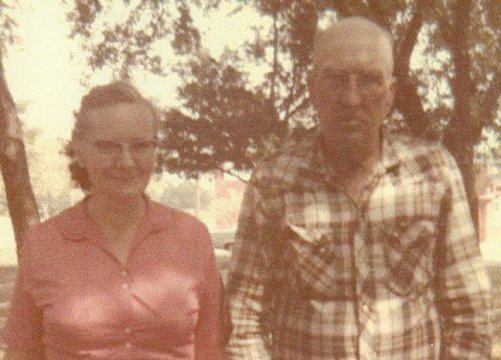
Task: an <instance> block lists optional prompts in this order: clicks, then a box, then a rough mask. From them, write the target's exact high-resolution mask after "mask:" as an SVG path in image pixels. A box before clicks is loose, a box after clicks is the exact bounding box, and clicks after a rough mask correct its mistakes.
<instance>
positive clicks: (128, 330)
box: [124, 326, 130, 334]
mask: <svg viewBox="0 0 501 360" xmlns="http://www.w3.org/2000/svg"><path fill="white" fill-rule="evenodd" d="M124 332H125V333H126V334H130V327H128V326H127V327H126V328H125V329H124Z"/></svg>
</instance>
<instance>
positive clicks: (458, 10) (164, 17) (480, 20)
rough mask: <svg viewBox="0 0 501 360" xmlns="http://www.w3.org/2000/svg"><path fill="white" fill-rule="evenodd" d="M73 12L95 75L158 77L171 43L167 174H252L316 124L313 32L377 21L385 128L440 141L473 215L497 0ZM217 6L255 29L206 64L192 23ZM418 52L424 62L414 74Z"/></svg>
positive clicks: (326, 1)
mask: <svg viewBox="0 0 501 360" xmlns="http://www.w3.org/2000/svg"><path fill="white" fill-rule="evenodd" d="M75 4H76V5H75V6H74V7H72V9H71V11H70V12H69V18H70V20H71V21H73V23H74V32H73V34H74V35H75V37H78V38H80V39H81V40H82V43H84V44H85V49H86V50H87V51H88V58H89V65H90V67H91V68H92V69H99V68H102V67H103V66H111V67H113V68H114V69H116V73H117V75H118V76H122V77H128V76H131V74H132V70H133V69H135V68H137V69H142V70H148V71H151V72H153V73H156V74H159V75H165V74H167V73H168V71H167V70H166V69H167V68H168V66H167V64H165V62H164V60H165V59H164V57H163V56H162V52H161V51H159V49H163V47H165V46H166V45H167V43H170V45H171V47H172V49H173V50H174V53H175V55H176V59H177V60H178V64H179V66H178V67H175V69H176V70H175V71H177V72H178V74H179V76H180V77H181V79H182V80H183V85H182V86H181V87H180V88H179V97H180V99H181V101H182V107H181V109H178V110H167V111H166V112H165V122H164V124H165V130H166V132H167V133H168V135H169V136H168V141H166V142H165V143H164V147H165V150H166V151H165V153H164V155H165V156H164V158H163V159H164V166H165V168H167V169H168V170H170V171H184V172H187V173H194V172H196V171H208V170H212V169H214V168H216V167H220V168H223V169H226V170H227V169H228V166H229V168H235V169H245V168H249V167H250V166H251V163H252V162H251V161H250V159H251V158H250V157H249V156H247V157H246V155H248V154H249V153H252V152H256V151H257V152H261V153H262V152H263V151H265V150H266V149H267V147H268V146H269V145H270V143H271V144H272V145H273V139H276V138H279V139H280V138H283V137H284V136H286V135H287V134H291V133H292V134H293V135H297V136H300V135H301V133H303V132H304V131H305V130H304V129H307V128H309V127H311V126H315V125H316V119H315V116H314V113H313V111H312V109H311V106H310V105H311V104H310V99H309V94H308V89H307V75H308V71H309V70H310V69H311V60H312V59H311V50H312V45H313V35H314V30H315V28H316V27H317V24H318V23H319V22H321V21H323V19H325V18H328V17H331V18H333V19H335V18H337V17H339V16H347V15H354V14H358V15H364V16H368V17H370V18H372V19H374V20H376V21H377V22H379V23H381V24H382V25H384V26H386V27H387V28H389V29H391V31H392V33H393V35H394V38H395V39H396V41H395V49H396V51H395V57H396V62H395V76H396V77H397V78H398V80H399V90H398V94H397V98H396V102H395V108H394V112H393V114H392V116H391V121H390V122H389V123H388V129H389V130H395V129H397V130H401V128H402V127H404V128H405V129H406V130H407V131H410V132H411V133H412V134H414V135H415V136H418V137H424V138H431V139H436V140H440V141H442V142H443V144H444V145H445V146H446V147H447V148H448V149H449V150H450V151H451V153H452V154H453V156H454V157H455V158H456V160H457V162H458V165H459V167H460V169H461V171H462V173H463V177H464V180H465V185H466V189H467V192H468V195H469V199H470V203H471V205H472V207H473V210H474V213H475V208H476V206H475V204H476V201H475V194H474V172H473V152H474V146H475V145H476V144H477V143H478V142H479V141H480V140H481V136H482V131H483V130H484V129H489V130H491V131H493V132H499V127H500V123H499V112H500V107H499V100H500V92H501V86H500V85H501V83H500V82H501V79H500V64H499V61H498V59H499V58H500V52H501V50H500V45H499V44H500V41H499V40H500V39H499V33H500V28H501V27H500V26H499V25H500V17H501V15H500V13H499V8H498V6H499V5H498V2H497V1H496V0H477V1H473V0H418V1H410V0H392V1H379V0H377V1H373V0H368V1H351V0H316V1H312V0H295V1H292V0H257V1H250V0H238V1H237V0H226V1H222V0H210V1H205V2H204V3H203V4H204V5H203V6H202V2H200V1H192V2H188V1H183V0H178V1H175V2H167V1H160V0H158V1H146V0H142V1H140V0H138V1H135V2H131V1H124V2H123V4H124V6H125V9H126V11H125V13H126V14H127V16H126V17H125V20H123V19H122V20H120V22H119V23H118V24H115V25H111V24H109V23H104V22H103V21H102V19H103V18H106V16H107V15H106V14H107V11H109V9H111V6H112V4H116V2H113V1H111V0H109V1H97V0H79V1H76V3H75ZM223 6H224V7H225V8H231V9H233V13H236V12H238V11H240V10H242V9H244V8H246V7H253V8H254V9H255V10H256V11H257V12H258V13H259V14H260V16H261V20H262V21H261V22H260V23H258V24H256V26H255V29H254V30H255V34H256V35H255V38H254V39H252V40H250V41H248V42H247V43H246V46H245V47H244V48H243V49H240V50H239V51H235V52H233V53H231V54H230V53H229V52H226V53H225V54H224V56H222V57H221V58H220V59H214V58H212V57H211V56H210V55H208V52H207V50H205V49H204V48H203V43H202V36H201V35H200V32H199V30H198V29H197V27H196V24H195V22H194V21H193V18H192V14H194V13H195V12H200V11H204V12H210V11H213V10H214V9H216V8H218V7H219V8H222V7H223ZM160 17H161V19H159V18H160ZM100 19H101V20H100ZM139 19H141V21H139ZM156 20H158V21H159V24H160V25H159V27H161V28H157V25H156V22H155V21H156ZM100 21H101V22H100ZM169 24H174V26H169ZM100 33H102V36H98V35H99V34H100ZM96 39H97V40H96ZM416 52H420V53H421V54H422V56H423V58H424V60H425V61H424V62H423V63H422V64H418V65H417V66H412V64H413V63H412V57H413V54H415V53H416ZM152 64H153V65H152ZM249 64H253V65H256V66H259V67H260V68H261V69H263V68H264V69H266V70H265V71H264V72H265V76H264V77H263V79H262V81H261V82H259V83H257V84H256V83H255V82H254V83H253V82H251V81H249V79H248V78H246V76H245V75H246V74H245V71H244V69H245V66H248V65H249ZM169 65H170V66H172V64H169ZM286 130H289V131H286Z"/></svg>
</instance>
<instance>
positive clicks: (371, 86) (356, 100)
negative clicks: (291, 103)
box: [311, 27, 395, 161]
mask: <svg viewBox="0 0 501 360" xmlns="http://www.w3.org/2000/svg"><path fill="white" fill-rule="evenodd" d="M315 55H316V56H315V70H314V74H313V78H312V82H311V93H312V97H313V102H314V105H315V108H316V110H317V113H318V117H319V121H320V128H321V130H322V134H323V137H324V141H325V145H326V147H327V149H328V151H331V154H333V155H334V154H337V155H346V156H349V157H351V158H353V159H356V160H362V161H363V160H364V159H366V158H367V157H368V156H370V155H371V153H373V152H374V151H377V148H378V147H379V146H380V141H381V139H380V133H381V128H382V125H383V120H384V118H385V117H386V115H387V114H388V112H389V111H390V109H391V106H392V102H393V97H394V93H395V82H394V79H393V77H392V75H391V74H392V67H393V61H392V51H391V45H390V42H389V41H388V39H387V38H386V37H385V36H384V35H382V34H375V33H373V32H367V31H363V30H360V29H357V28H356V27H352V28H351V29H348V30H344V31H341V32H339V33H333V34H330V35H329V36H325V39H323V41H322V42H321V43H319V45H318V46H317V51H316V54H315ZM332 152H333V153H332Z"/></svg>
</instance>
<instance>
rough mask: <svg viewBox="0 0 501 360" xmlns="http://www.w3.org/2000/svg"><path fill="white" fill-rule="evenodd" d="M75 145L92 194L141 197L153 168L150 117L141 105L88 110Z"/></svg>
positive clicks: (114, 197) (153, 144)
mask: <svg viewBox="0 0 501 360" xmlns="http://www.w3.org/2000/svg"><path fill="white" fill-rule="evenodd" d="M85 121H86V124H85V125H86V126H85V130H84V131H83V134H81V140H80V141H79V142H78V143H79V145H78V146H77V159H78V162H79V163H80V166H82V167H84V168H86V169H87V172H88V173H89V178H90V180H91V182H92V185H93V187H92V189H91V193H92V194H93V196H105V197H108V198H111V199H113V200H120V199H125V198H130V197H136V196H141V195H142V194H143V193H144V191H145V189H146V186H147V185H148V182H149V180H150V177H151V174H152V172H153V170H154V168H155V151H156V149H155V126H154V117H153V114H152V112H151V110H150V109H149V108H148V106H146V105H144V104H128V103H120V104H115V105H111V106H107V107H104V108H102V109H97V110H93V111H90V112H89V113H88V114H87V117H86V119H85Z"/></svg>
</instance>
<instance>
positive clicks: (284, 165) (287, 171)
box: [254, 132, 316, 182]
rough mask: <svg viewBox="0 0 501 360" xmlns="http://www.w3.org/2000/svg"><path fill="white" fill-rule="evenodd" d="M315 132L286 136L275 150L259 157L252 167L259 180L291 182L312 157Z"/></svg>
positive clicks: (307, 166)
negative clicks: (299, 136)
mask: <svg viewBox="0 0 501 360" xmlns="http://www.w3.org/2000/svg"><path fill="white" fill-rule="evenodd" d="M315 142H316V133H314V132H308V133H307V134H305V135H304V136H303V137H301V139H294V138H288V139H287V140H286V141H285V142H284V143H283V144H282V145H281V146H280V147H279V148H278V149H277V150H276V151H275V152H273V153H272V154H270V155H268V156H266V157H263V158H261V159H260V160H259V161H258V162H257V163H256V166H255V168H254V178H255V179H257V180H260V181H268V180H269V181H279V182H281V181H285V182H293V181H294V180H295V179H296V177H297V176H299V174H300V172H301V171H302V170H303V169H308V168H310V166H311V163H312V161H313V158H314V147H315Z"/></svg>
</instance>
